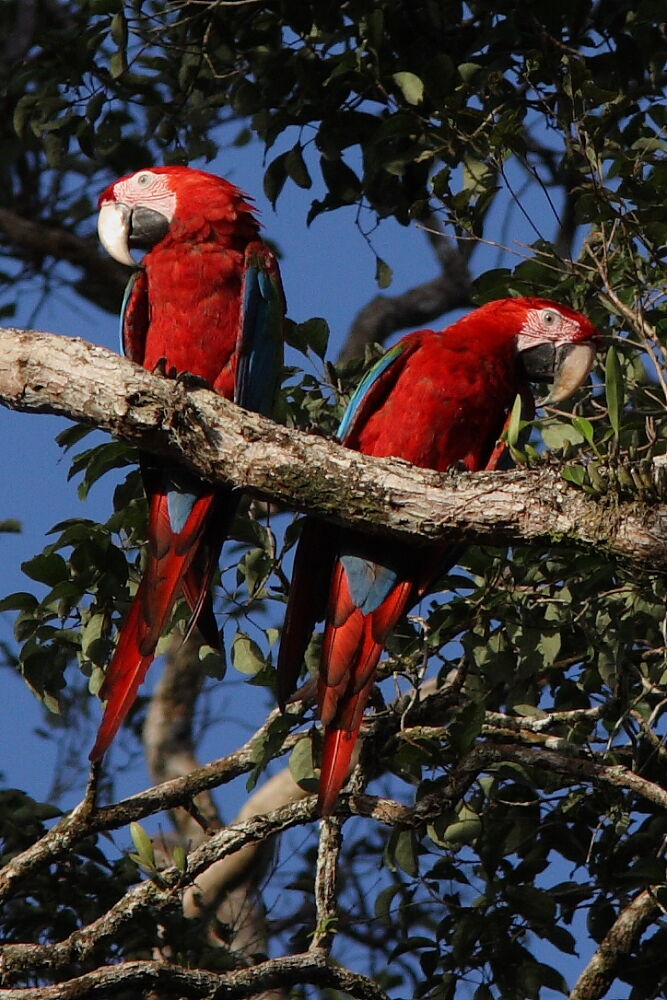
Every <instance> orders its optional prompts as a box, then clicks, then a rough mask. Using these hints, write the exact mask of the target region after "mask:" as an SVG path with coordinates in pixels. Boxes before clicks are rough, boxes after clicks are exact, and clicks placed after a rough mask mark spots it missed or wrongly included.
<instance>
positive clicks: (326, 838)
mask: <svg viewBox="0 0 667 1000" xmlns="http://www.w3.org/2000/svg"><path fill="white" fill-rule="evenodd" d="M342 845H343V835H342V829H341V820H340V818H339V817H337V816H327V817H325V818H324V819H323V820H322V822H321V823H320V840H319V844H318V848H317V868H316V871H315V906H316V925H315V933H314V934H313V940H312V942H311V945H310V950H311V951H322V952H323V953H325V954H328V953H329V951H330V950H331V945H332V943H333V938H334V933H335V928H336V920H337V913H338V906H337V893H336V889H337V876H338V859H339V857H340V851H341V847H342Z"/></svg>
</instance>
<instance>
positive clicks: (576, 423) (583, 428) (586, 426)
mask: <svg viewBox="0 0 667 1000" xmlns="http://www.w3.org/2000/svg"><path fill="white" fill-rule="evenodd" d="M572 426H573V427H574V429H575V430H576V431H578V432H579V433H580V434H581V436H582V437H583V439H584V441H587V442H588V443H589V444H593V442H594V439H595V430H594V428H593V424H592V423H591V422H590V420H587V419H586V417H572Z"/></svg>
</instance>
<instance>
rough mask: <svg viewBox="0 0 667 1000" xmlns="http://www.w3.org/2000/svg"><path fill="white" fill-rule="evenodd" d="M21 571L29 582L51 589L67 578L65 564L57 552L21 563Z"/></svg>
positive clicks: (67, 572)
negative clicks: (42, 584)
mask: <svg viewBox="0 0 667 1000" xmlns="http://www.w3.org/2000/svg"><path fill="white" fill-rule="evenodd" d="M21 569H22V570H23V572H24V573H25V575H26V576H29V577H30V579H31V580H36V581H37V582H38V583H46V584H48V586H49V587H53V586H55V585H56V583H60V581H61V580H65V579H67V578H68V576H69V570H68V568H67V563H66V562H65V560H64V559H63V557H62V556H61V555H59V554H58V553H57V552H47V553H42V554H41V555H38V556H34V558H32V559H27V560H26V562H23V563H21Z"/></svg>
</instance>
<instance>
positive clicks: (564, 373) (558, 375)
mask: <svg viewBox="0 0 667 1000" xmlns="http://www.w3.org/2000/svg"><path fill="white" fill-rule="evenodd" d="M520 360H521V366H522V368H523V371H524V375H525V376H526V378H528V379H529V380H530V381H531V382H553V385H552V387H551V391H550V392H549V394H548V396H546V397H545V398H544V399H540V400H538V402H537V405H538V406H546V405H547V404H555V403H562V402H563V400H564V399H567V398H568V397H569V396H571V395H572V393H574V392H576V391H577V389H578V388H579V386H581V385H583V383H584V382H585V381H586V377H587V376H588V373H589V372H590V370H591V368H592V367H593V361H594V360H595V345H594V344H593V343H592V342H591V341H590V340H589V341H585V342H581V343H579V344H561V345H560V346H556V345H555V344H537V346H535V347H531V348H529V349H528V350H526V351H523V352H522V353H521V356H520Z"/></svg>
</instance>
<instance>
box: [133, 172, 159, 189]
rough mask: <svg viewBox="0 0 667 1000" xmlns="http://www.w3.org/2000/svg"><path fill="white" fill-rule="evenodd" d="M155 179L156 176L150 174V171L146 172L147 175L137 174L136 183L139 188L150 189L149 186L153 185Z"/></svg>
mask: <svg viewBox="0 0 667 1000" xmlns="http://www.w3.org/2000/svg"><path fill="white" fill-rule="evenodd" d="M154 179H155V178H154V175H153V174H149V173H148V171H146V172H145V173H142V174H137V176H136V177H135V183H136V185H137V187H142V188H145V187H148V186H149V184H152V183H153V180H154Z"/></svg>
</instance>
